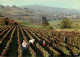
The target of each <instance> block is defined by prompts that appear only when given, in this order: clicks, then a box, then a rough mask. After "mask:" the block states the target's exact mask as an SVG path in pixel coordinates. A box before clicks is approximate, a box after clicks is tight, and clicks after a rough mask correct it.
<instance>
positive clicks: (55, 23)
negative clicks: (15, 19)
mask: <svg viewBox="0 0 80 57" xmlns="http://www.w3.org/2000/svg"><path fill="white" fill-rule="evenodd" d="M70 20H71V22H72V28H70V29H80V19H70ZM60 22H61V20H52V21H49V24H50V26H52V27H53V28H57V29H59V28H60V27H59V26H58V24H60ZM76 24H77V25H76Z"/></svg>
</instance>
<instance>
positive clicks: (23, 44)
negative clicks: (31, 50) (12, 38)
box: [22, 40, 28, 52]
mask: <svg viewBox="0 0 80 57" xmlns="http://www.w3.org/2000/svg"><path fill="white" fill-rule="evenodd" d="M27 47H28V45H27V43H26V42H25V40H23V43H22V51H23V52H24V51H25V50H26V49H27Z"/></svg>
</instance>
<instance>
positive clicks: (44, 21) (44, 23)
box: [42, 16, 49, 27]
mask: <svg viewBox="0 0 80 57" xmlns="http://www.w3.org/2000/svg"><path fill="white" fill-rule="evenodd" d="M42 25H43V26H44V27H45V26H49V23H48V21H47V20H46V17H44V16H43V17H42Z"/></svg>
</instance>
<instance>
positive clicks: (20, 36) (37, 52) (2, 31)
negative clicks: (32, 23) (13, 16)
mask: <svg viewBox="0 0 80 57" xmlns="http://www.w3.org/2000/svg"><path fill="white" fill-rule="evenodd" d="M79 37H80V32H75V31H72V32H67V31H66V32H65V31H60V32H58V31H54V30H42V29H35V28H30V27H19V26H7V27H3V28H0V56H15V57H17V56H18V57H22V56H23V57H25V56H30V57H51V56H52V57H53V56H75V54H78V53H79V52H80V38H79ZM30 39H35V43H34V44H35V46H30V45H29V43H28V41H29V40H30ZM42 39H45V41H46V46H45V47H43V46H42V45H41V44H40V41H41V40H42ZM23 40H25V41H26V43H27V44H28V45H29V46H28V49H27V50H26V52H25V53H23V54H22V46H21V45H22V42H23Z"/></svg>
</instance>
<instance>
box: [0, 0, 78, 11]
mask: <svg viewBox="0 0 80 57" xmlns="http://www.w3.org/2000/svg"><path fill="white" fill-rule="evenodd" d="M0 4H1V5H5V6H12V5H16V6H26V5H34V4H38V5H44V6H50V7H60V8H68V9H78V10H80V0H0Z"/></svg>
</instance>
